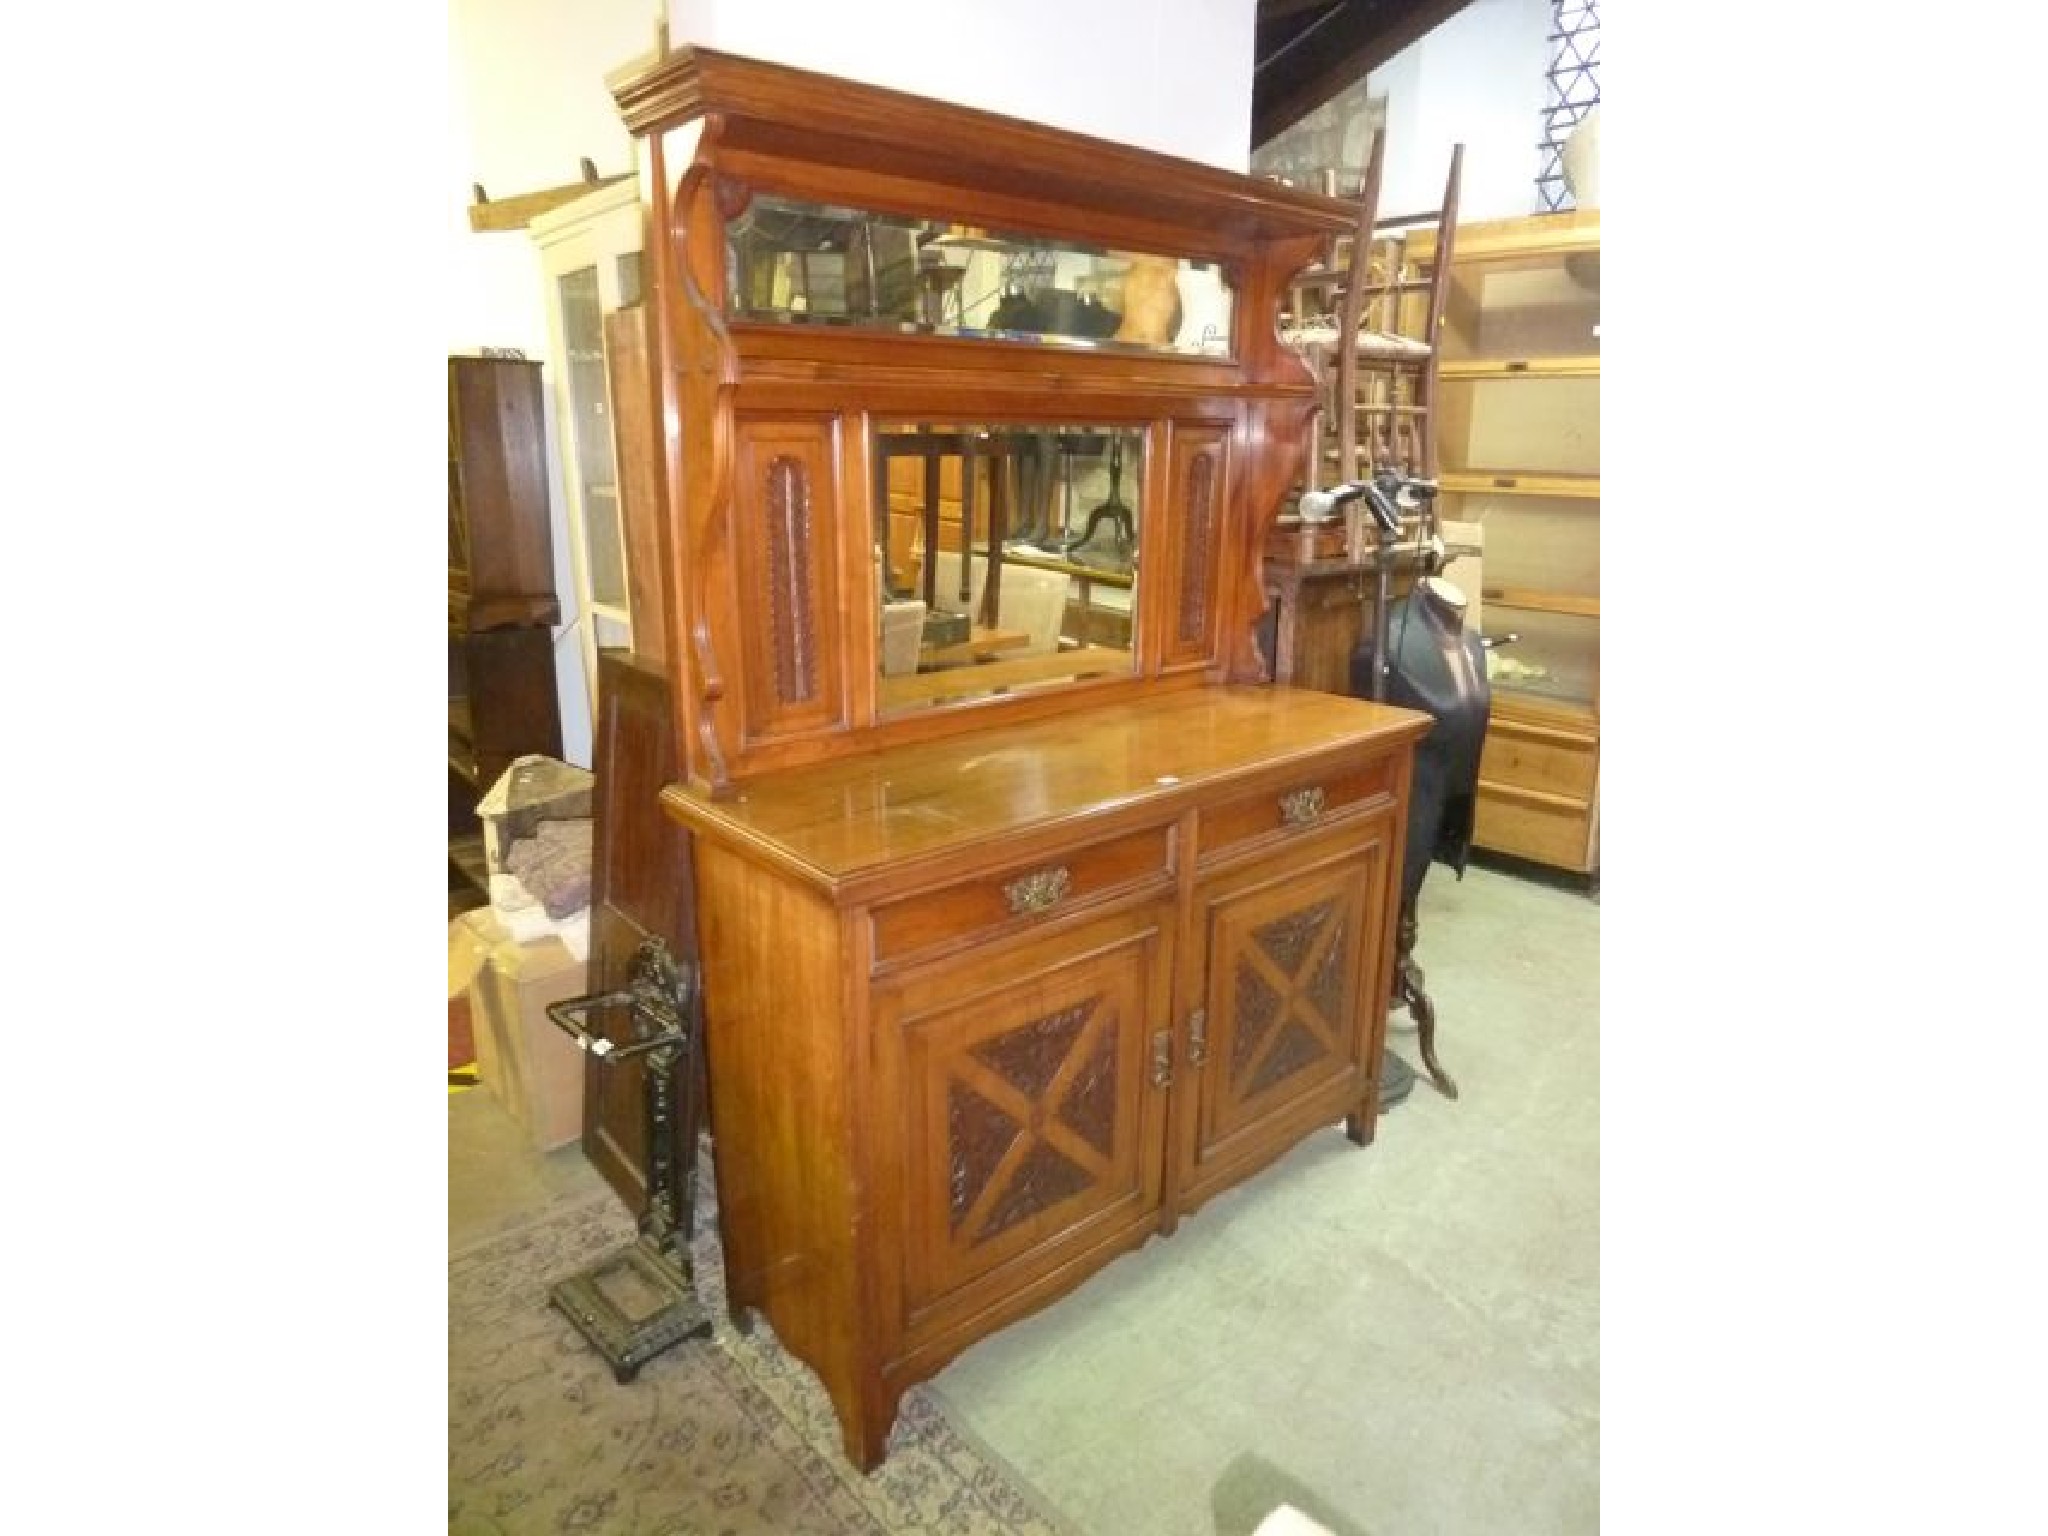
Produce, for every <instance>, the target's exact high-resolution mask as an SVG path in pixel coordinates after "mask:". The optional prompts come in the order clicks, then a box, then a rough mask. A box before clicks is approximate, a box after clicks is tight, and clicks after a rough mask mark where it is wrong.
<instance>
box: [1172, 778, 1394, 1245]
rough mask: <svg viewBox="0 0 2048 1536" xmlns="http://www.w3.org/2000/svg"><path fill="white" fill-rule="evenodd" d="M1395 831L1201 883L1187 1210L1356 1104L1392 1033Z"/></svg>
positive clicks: (1345, 839)
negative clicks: (1386, 943)
mask: <svg viewBox="0 0 2048 1536" xmlns="http://www.w3.org/2000/svg"><path fill="white" fill-rule="evenodd" d="M1391 831H1392V819H1391V817H1388V816H1376V817H1373V818H1372V819H1370V820H1368V821H1366V822H1364V823H1363V824H1361V825H1357V826H1353V827H1350V828H1346V829H1345V830H1344V831H1343V832H1342V833H1341V834H1337V835H1331V836H1324V837H1320V838H1316V839H1313V840H1303V841H1301V842H1299V843H1295V844H1290V845H1288V846H1287V847H1286V848H1285V849H1284V850H1283V851H1281V852H1278V853H1275V854H1273V855H1271V856H1269V857H1267V858H1264V859H1261V860H1259V861H1258V862H1256V863H1254V864H1251V865H1248V866H1246V867H1244V868H1242V869H1240V870H1237V871H1234V872H1231V873H1227V874H1223V875H1219V876H1217V877H1216V878H1214V879H1212V880H1210V881H1208V882H1206V883H1205V884H1204V885H1202V886H1201V887H1199V888H1198V891H1197V907H1196V910H1197V912H1198V914H1199V920H1200V922H1201V925H1202V939H1203V948H1202V951H1201V954H1200V957H1199V959H1200V973H1199V982H1198V985H1197V987H1196V989H1195V990H1194V992H1193V995H1194V996H1195V997H1196V999H1197V1000H1198V1007H1199V1012H1198V1013H1197V1014H1195V1015H1194V1016H1192V1017H1191V1020H1190V1023H1189V1028H1188V1042H1187V1057H1186V1059H1187V1062H1188V1065H1189V1066H1190V1067H1191V1068H1192V1069H1193V1078H1194V1084H1195V1090H1196V1091H1195V1101H1194V1105H1193V1113H1192V1116H1191V1119H1192V1122H1193V1123H1192V1127H1191V1128H1190V1129H1188V1130H1186V1131H1184V1132H1183V1139H1182V1145H1183V1147H1184V1148H1185V1152H1184V1158H1185V1165H1184V1166H1185V1171H1184V1174H1183V1177H1182V1181H1181V1182H1182V1186H1183V1189H1184V1192H1185V1196H1186V1199H1187V1202H1188V1203H1190V1204H1192V1203H1194V1202H1196V1201H1199V1200H1200V1199H1202V1198H1204V1197H1206V1196H1207V1195H1208V1194H1210V1193H1213V1192H1214V1190H1215V1189H1217V1188H1219V1187H1221V1186H1222V1185H1224V1184H1227V1183H1230V1182H1232V1181H1234V1180H1235V1179H1237V1178H1240V1177H1242V1176H1243V1175H1244V1174H1245V1173H1246V1172H1248V1171H1250V1169H1251V1168H1252V1167H1254V1166H1256V1165H1257V1164H1259V1163H1262V1162H1265V1161H1267V1160H1269V1159H1270V1158H1272V1157H1274V1156H1277V1155H1278V1154H1279V1153H1280V1152H1282V1151H1284V1150H1285V1149H1286V1148H1287V1147H1288V1146H1291V1145H1292V1144H1293V1143H1294V1141H1295V1140H1296V1139H1298V1138H1299V1136H1300V1135H1301V1134H1302V1133H1303V1132H1304V1131H1305V1130H1308V1129H1310V1128H1312V1127H1313V1126H1315V1125H1316V1124H1318V1123H1321V1122H1322V1121H1323V1120H1325V1119H1328V1120H1334V1119H1336V1118H1337V1117H1338V1116H1341V1115H1344V1114H1347V1113H1350V1112H1351V1111H1352V1110H1353V1109H1355V1108H1356V1106H1357V1102H1358V1100H1359V1098H1360V1097H1361V1096H1362V1094H1363V1093H1364V1091H1365V1085H1366V1083H1367V1081H1368V1079H1369V1075H1370V1074H1369V1072H1368V1070H1367V1069H1368V1066H1369V1064H1371V1063H1372V1062H1373V1061H1374V1060H1375V1057H1374V1054H1373V1053H1374V1052H1376V1051H1377V1050H1378V1045H1379V1041H1380V1040H1381V1039H1382V1038H1383V1032H1384V1028H1385V1015H1386V1008H1385V1004H1384V994H1385V982H1384V978H1385V976H1386V957H1385V956H1384V955H1383V954H1381V953H1380V947H1379V946H1380V936H1381V935H1382V934H1383V932H1384V929H1385V922H1384V912H1385V907H1384V905H1383V904H1384V903H1385V901H1386V900H1387V887H1388V884H1389V881H1390V876H1391V871H1392V864H1391V853H1392V847H1391V841H1392V840H1391ZM1375 978H1380V981H1379V988H1378V993H1377V995H1376V994H1375V991H1374V981H1375Z"/></svg>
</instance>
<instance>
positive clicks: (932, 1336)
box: [663, 688, 1427, 1467]
mask: <svg viewBox="0 0 2048 1536" xmlns="http://www.w3.org/2000/svg"><path fill="white" fill-rule="evenodd" d="M1426 725H1427V721H1426V718H1425V717H1423V716H1421V715H1417V714H1413V713H1411V712H1408V711H1404V710H1398V709H1391V708H1387V707H1384V706H1379V705H1373V704H1368V703H1364V702H1361V701H1358V700H1352V699H1343V698H1338V697H1335V696H1331V695H1326V694H1319V693H1312V692H1309V691H1306V690H1293V689H1273V688H1221V689H1201V690H1192V691H1184V692H1180V693H1174V694H1169V695H1166V696H1163V697H1160V698H1158V699H1154V700H1147V701H1145V702H1143V703H1140V704H1137V705H1134V706H1132V707H1130V708H1128V709H1125V710H1120V711H1115V712H1106V713H1103V714H1100V715H1091V716H1089V717H1087V718H1086V719H1084V720H1073V721H1064V722H1040V723H1032V724H1026V725H1021V726H1017V727H1013V728H1009V729H1003V730H995V731H990V732H987V733H981V734H977V735H976V736H974V737H973V738H970V739H966V740H953V741H943V742H935V743H929V744H923V745H916V746H909V747H901V748H895V749H891V750H887V751H883V752H880V753H877V754H874V755H872V756H864V757H858V758H849V759H845V760H842V761H840V762H837V763H833V764H830V765H828V766H825V767H820V768H813V769H802V770H793V771H789V772H785V773H778V774H772V775H769V776H767V777H765V778H761V779H756V780H754V781H752V782H751V783H749V784H748V785H747V786H746V788H745V790H744V791H743V792H742V793H741V794H740V795H739V796H738V797H737V798H736V799H731V800H724V801H718V800H712V799H710V798H707V797H704V796H701V795H698V794H695V793H692V792H690V791H688V790H686V789H684V788H681V787H679V786H675V787H671V788H670V789H668V790H667V791H665V792H664V797H663V798H664V804H665V806H666V808H667V809H668V810H669V811H670V813H671V814H673V815H674V816H676V817H677V818H679V819H680V820H681V821H682V822H683V823H684V824H685V825H686V826H687V827H688V828H689V830H690V832H691V834H692V837H693V840H694V850H695V851H694V859H695V866H696V880H697V903H698V905H697V912H698V927H699V932H700V935H701V938H702V945H703V957H704V959H703V963H704V966H705V977H706V983H705V1006H706V1010H707V1024H706V1039H707V1042H708V1048H709V1053H710V1067H711V1113H712V1138H713V1145H714V1147H715V1148H716V1157H715V1162H716V1167H717V1174H718V1190H719V1206H720V1209H719V1221H720V1228H721V1232H722V1235H723V1239H724V1245H725V1263H726V1286H727V1294H728V1296H729V1298H730V1303H731V1305H732V1307H733V1309H734V1315H735V1318H736V1319H741V1320H744V1319H745V1314H746V1309H748V1308H758V1309H759V1310H760V1312H761V1313H762V1314H764V1315H765V1316H766V1317H767V1319H768V1320H769V1322H770V1323H771V1325H772V1326H773V1327H774V1329H775V1333H776V1337H777V1338H778V1339H780V1340H781V1341H782V1343H783V1344H784V1345H785V1346H787V1347H788V1348H789V1349H790V1350H791V1351H792V1352H793V1353H794V1354H796V1355H797V1356H798V1357H799V1358H801V1359H802V1360H804V1361H805V1362H807V1363H808V1364H809V1365H810V1366H811V1367H812V1369H814V1370H815V1371H816V1372H817V1373H818V1375H819V1377H820V1378H821V1379H822V1380H823V1382H824V1384H825V1386H826V1389H827V1390H828V1391H829V1393H830V1394H831V1398H832V1402H833V1404H834V1406H835V1408H836V1409H837V1411H838V1414H839V1418H840V1422H841V1425H842V1427H843V1430H844V1435H845V1442H846V1449H847V1454H848V1456H849V1457H850V1458H851V1459H852V1460H853V1461H855V1462H856V1463H857V1464H858V1465H860V1466H862V1467H872V1466H874V1465H875V1464H876V1463H877V1462H878V1461H879V1460H880V1459H881V1457H882V1454H883V1451H884V1447H885V1444H886V1441H887V1437H888V1433H889V1427H890V1425H891V1423H892V1421H893V1420H894V1418H895V1414H896V1407H897V1403H898V1401H899V1399H900V1398H901V1396H902V1393H903V1392H904V1390H905V1389H906V1388H907V1387H908V1386H910V1385H911V1384H913V1383H915V1382H917V1381H920V1380H923V1379H924V1378H926V1377H928V1376H930V1375H932V1374H933V1373H934V1372H936V1371H937V1370H938V1369H939V1368H940V1367H941V1366H942V1365H944V1364H945V1362H946V1361H947V1360H948V1359H950V1358H951V1357H952V1356H953V1355H955V1354H957V1353H958V1352H959V1351H960V1350H961V1349H963V1348H965V1347H966V1346H967V1345H969V1344H971V1343H973V1342H974V1341H975V1340H976V1339H978V1338H981V1337H982V1336H983V1335H985V1334H987V1333H989V1332H990V1331H991V1330H993V1329H995V1328H999V1327H1001V1326H1002V1325H1004V1324H1005V1323H1008V1322H1010V1321H1012V1320H1014V1319H1015V1318H1017V1317H1019V1316H1021V1315H1023V1314H1025V1313H1027V1312H1030V1311H1032V1310H1034V1309H1036V1308H1038V1307H1040V1306H1043V1305H1044V1304H1045V1303H1047V1302H1048V1301H1050V1300H1052V1299H1053V1298H1054V1297H1056V1296H1058V1295H1060V1294H1062V1293H1063V1292H1065V1291H1067V1290H1069V1289H1071V1288H1072V1287H1073V1286H1075V1285H1076V1284H1078V1283H1079V1282H1080V1281H1081V1280H1082V1279H1083V1278H1085V1277H1086V1276H1087V1275H1088V1274H1090V1273H1091V1272H1093V1271H1094V1270H1096V1269H1098V1268H1100V1267H1101V1266H1102V1265H1103V1264H1104V1263H1106V1262H1107V1261H1108V1260H1109V1259H1111V1258H1113V1257H1114V1256H1116V1255H1117V1254H1119V1253H1121V1252H1123V1251H1125V1250H1127V1249H1130V1248H1134V1247H1136V1246H1138V1245H1139V1244H1140V1243H1143V1242H1144V1241H1145V1240H1146V1239H1147V1238H1148V1237H1150V1236H1152V1235H1153V1234H1155V1233H1158V1234H1167V1233H1170V1232H1172V1231H1173V1229H1174V1225H1175V1223H1176V1221H1177V1220H1178V1219H1179V1218H1180V1217H1181V1216H1183V1215H1185V1214H1186V1213H1188V1212H1190V1211H1192V1210H1193V1209H1195V1207H1197V1206H1198V1205H1200V1204H1201V1203H1202V1202H1203V1201H1204V1200H1206V1199H1208V1198H1209V1196H1211V1195H1213V1194H1216V1193H1217V1192H1218V1191H1220V1190H1223V1189H1225V1188H1228V1187H1229V1186H1230V1185H1232V1184H1234V1183H1236V1182H1238V1181H1239V1180H1241V1179H1243V1178H1244V1177H1245V1176H1246V1175H1248V1174H1250V1173H1252V1172H1254V1171H1256V1170H1257V1169H1259V1168H1261V1167H1263V1166H1265V1165H1266V1164H1267V1163H1269V1162H1271V1161H1272V1160H1273V1159H1274V1158H1276V1157H1278V1156H1279V1155H1280V1154H1281V1153H1282V1152H1284V1151H1285V1150H1287V1149H1288V1148H1289V1147H1291V1146H1292V1145H1294V1144H1295V1143H1296V1142H1297V1141H1299V1140H1300V1139H1301V1138H1302V1137H1303V1136H1305V1135H1307V1134H1309V1133H1310V1132H1313V1131H1315V1130H1317V1129H1318V1128H1320V1127H1326V1126H1333V1125H1334V1124H1335V1123H1336V1122H1337V1121H1338V1120H1340V1119H1342V1120H1346V1121H1347V1122H1348V1128H1349V1132H1350V1135H1351V1137H1352V1139H1353V1140H1355V1141H1358V1142H1360V1143H1364V1142H1366V1141H1368V1140H1370V1138H1371V1136H1372V1130H1373V1119H1374V1112H1375V1107H1376V1103H1375V1089H1376V1073H1377V1070H1378V1064H1379V1061H1380V1057H1381V1046H1382V1042H1383V1034H1384V1029H1385V1020H1386V1009H1385V1006H1384V1002H1383V1000H1384V999H1385V998H1386V997H1387V996H1388V989H1389V985H1390V974H1389V966H1390V962H1391V948H1390V942H1389V941H1390V929H1389V916H1390V914H1391V912H1392V910H1393V904H1394V903H1395V902H1396V901H1397V898H1398V891H1397V886H1398V881H1399V871H1400V867H1401V838H1402V835H1403V828H1404V821H1405V806H1406V797H1407V792H1408V775H1409V770H1410V762H1411V749H1412V746H1413V744H1414V741H1415V739H1416V738H1417V737H1418V736H1419V735H1420V734H1421V732H1422V730H1423V729H1424V728H1425V727H1426Z"/></svg>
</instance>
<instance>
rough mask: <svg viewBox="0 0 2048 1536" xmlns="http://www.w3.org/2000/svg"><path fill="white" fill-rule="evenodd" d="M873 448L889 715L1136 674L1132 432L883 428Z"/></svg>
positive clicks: (1138, 481)
mask: <svg viewBox="0 0 2048 1536" xmlns="http://www.w3.org/2000/svg"><path fill="white" fill-rule="evenodd" d="M874 448H875V453H874V461H875V476H876V495H875V519H876V523H875V565H876V572H875V576H876V580H875V590H876V592H877V594H878V596H879V609H880V611H879V613H878V615H877V622H878V624H879V630H878V634H879V636H880V644H879V647H878V654H879V656H880V658H881V661H880V670H881V685H880V692H881V703H882V713H883V714H885V715H893V714H902V713H906V712H910V711H914V710H920V709H929V708H932V707H934V706H937V705H942V704H956V703H960V702H963V701H965V700H969V699H983V698H991V697H995V696H999V695H1007V694H1015V693H1023V692H1028V691H1032V690H1036V689H1042V688H1053V687H1062V686H1066V685H1068V684H1071V683H1076V682H1082V681H1085V680H1088V679H1091V678H1100V677H1113V676H1128V675H1129V674H1130V671H1131V667H1132V634H1133V630H1132V621H1133V618H1134V616H1135V610H1136V597H1137V570H1138V540H1139V532H1140V527H1141V521H1142V520H1141V518H1140V515H1139V506H1138V501H1139V490H1140V487H1141V486H1142V485H1143V483H1144V459H1145V434H1144V431H1143V430H1142V429H1140V428H1136V427H1131V426H1121V427H1112V426H1084V425H1064V424H1039V423H1032V424H1019V423H1012V424H1007V425H987V424H973V425H968V424H958V423H952V424H931V423H908V422H901V423H883V424H881V425H878V426H877V427H876V429H875V439H874Z"/></svg>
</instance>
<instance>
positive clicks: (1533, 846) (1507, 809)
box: [1472, 779, 1593, 875]
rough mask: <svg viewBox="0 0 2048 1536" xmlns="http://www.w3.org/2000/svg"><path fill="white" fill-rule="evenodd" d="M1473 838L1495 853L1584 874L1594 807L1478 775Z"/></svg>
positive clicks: (1590, 848)
mask: <svg viewBox="0 0 2048 1536" xmlns="http://www.w3.org/2000/svg"><path fill="white" fill-rule="evenodd" d="M1472 841H1473V843H1474V844H1475V845H1477V846H1478V847H1481V848H1489V849H1491V850H1493V851H1494V852H1495V853H1506V854H1512V855H1514V856H1515V857H1516V858H1520V859H1531V860H1534V861H1535V862H1536V863H1538V864H1548V865H1550V866H1552V867H1553V868H1556V869H1567V870H1571V871H1572V872H1573V873H1575V874H1582V875H1583V874H1587V873H1589V872H1590V871H1591V870H1592V867H1593V807H1592V806H1591V805H1580V804H1574V803H1552V802H1550V801H1547V800H1542V799H1537V798H1533V797H1529V796H1525V795H1523V794H1521V793H1520V792H1518V791H1516V790H1514V789H1512V788H1504V787H1502V786H1500V785H1496V784H1489V783H1488V782H1487V781H1486V780H1484V779H1481V780H1480V783H1479V799H1478V804H1477V806H1476V808H1475V809H1474V811H1473V818H1472Z"/></svg>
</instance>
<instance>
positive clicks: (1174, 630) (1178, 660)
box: [1148, 425, 1229, 666]
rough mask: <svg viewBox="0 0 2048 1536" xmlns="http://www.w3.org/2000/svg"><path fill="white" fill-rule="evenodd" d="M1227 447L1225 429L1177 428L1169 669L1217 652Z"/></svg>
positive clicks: (1171, 548)
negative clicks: (1217, 617)
mask: <svg viewBox="0 0 2048 1536" xmlns="http://www.w3.org/2000/svg"><path fill="white" fill-rule="evenodd" d="M1228 448H1229V435H1228V432H1227V430H1226V429H1225V428H1222V427H1213V426H1192V427H1190V426H1184V425H1176V426H1175V429H1174V434H1173V468H1172V479H1171V484H1172V487H1173V491H1172V502H1171V506H1170V517H1171V542H1170V544H1169V545H1168V549H1169V550H1170V551H1171V559H1172V562H1173V565H1174V568H1175V572H1176V577H1175V586H1176V589H1177V590H1176V594H1175V601H1174V607H1173V612H1172V614H1171V615H1170V616H1169V620H1168V623H1167V626H1166V643H1165V647H1164V653H1165V662H1166V665H1168V666H1174V665H1177V664H1186V663H1190V662H1206V661H1208V660H1210V659H1211V657H1212V656H1213V655H1214V653H1215V648H1216V607H1217V604H1216V597H1217V570H1218V566H1217V561H1218V552H1219V550H1220V549H1221V546H1222V539H1223V510H1224V505H1225V500H1226V497H1227V496H1228V494H1229V485H1228V479H1229V474H1228V471H1229V460H1228ZM1151 531H1152V530H1148V532H1151Z"/></svg>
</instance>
